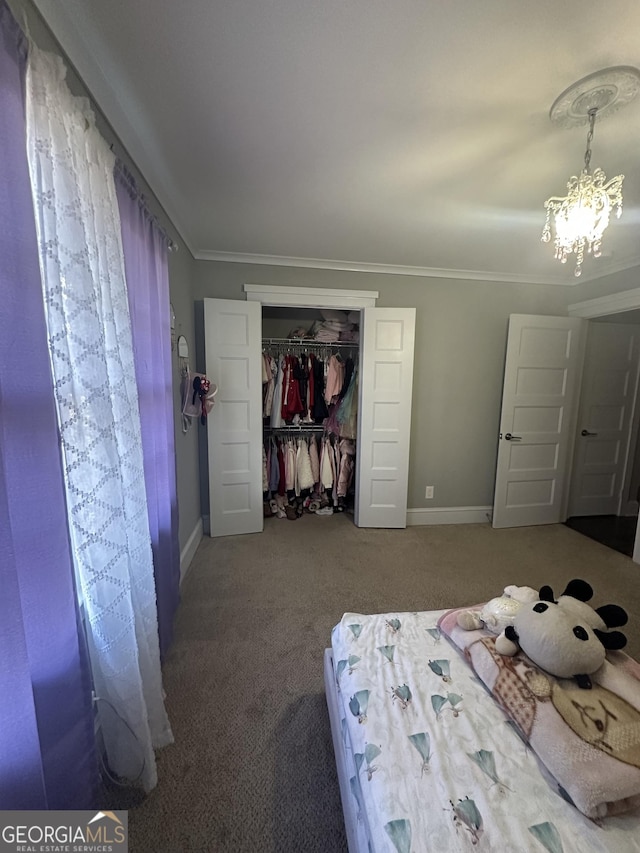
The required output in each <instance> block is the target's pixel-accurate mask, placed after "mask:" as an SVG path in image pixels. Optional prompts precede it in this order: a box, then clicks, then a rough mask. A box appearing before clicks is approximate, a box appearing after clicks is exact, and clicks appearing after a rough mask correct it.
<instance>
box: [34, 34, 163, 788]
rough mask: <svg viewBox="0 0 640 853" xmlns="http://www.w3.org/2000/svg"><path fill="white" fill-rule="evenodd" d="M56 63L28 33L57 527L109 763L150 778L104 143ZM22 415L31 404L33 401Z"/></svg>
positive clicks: (157, 725) (147, 570)
mask: <svg viewBox="0 0 640 853" xmlns="http://www.w3.org/2000/svg"><path fill="white" fill-rule="evenodd" d="M65 74H66V68H65V66H64V64H63V62H62V61H61V60H60V58H59V57H57V56H55V55H53V54H49V53H44V52H43V51H40V50H39V49H38V48H37V47H36V46H35V45H32V46H31V48H30V53H29V64H28V70H27V148H28V157H29V169H30V173H31V184H32V189H33V197H34V207H35V213H36V224H37V231H38V243H39V250H40V267H41V273H42V280H43V292H44V301H45V312H46V317H47V327H48V335H49V350H50V354H51V363H52V368H53V378H54V383H55V394H56V402H57V408H58V419H59V424H60V432H61V438H62V447H63V455H64V467H65V480H66V493H67V508H68V518H69V530H70V537H71V542H72V547H73V554H74V561H75V565H76V572H77V576H78V579H79V584H80V589H81V595H82V600H83V603H84V608H85V613H86V623H87V634H88V644H89V654H90V660H91V667H92V672H93V678H94V685H95V690H96V693H97V695H98V697H99V701H98V702H97V708H98V713H99V716H100V723H101V728H102V734H103V737H104V742H105V748H106V754H107V759H108V763H109V766H110V769H111V770H112V771H114V772H115V773H116V774H118V775H119V776H122V777H125V778H128V779H140V780H141V782H142V784H143V786H144V788H145V790H147V791H149V790H150V789H151V788H153V787H154V785H155V784H156V781H157V776H156V763H155V756H154V748H159V747H161V746H164V745H166V744H167V743H171V742H172V740H173V737H172V734H171V728H170V725H169V720H168V718H167V714H166V711H165V707H164V700H163V690H162V679H161V671H160V654H159V643H158V624H157V612H156V597H155V582H154V575H153V562H152V553H151V542H150V535H149V523H148V518H147V506H146V495H145V491H144V474H143V456H142V444H141V433H140V415H139V408H138V394H137V389H136V384H135V372H134V362H133V349H132V337H131V324H130V318H129V308H128V303H127V292H126V283H125V274H124V260H123V253H122V242H121V241H122V238H121V232H120V218H119V213H118V204H117V200H116V192H115V184H114V179H113V166H114V156H113V154H112V153H111V151H110V150H109V148H108V146H107V144H106V142H105V141H104V139H103V138H102V137H101V136H100V134H99V133H98V131H97V129H96V127H95V123H94V116H93V113H92V111H91V109H90V106H89V103H88V101H87V100H86V99H84V98H77V97H74V96H73V95H72V94H71V92H70V90H69V88H68V86H67V84H66V82H65ZM25 381H28V377H25ZM26 416H27V417H29V416H30V417H37V416H38V413H37V401H34V408H33V411H32V412H31V413H30V414H29V413H26ZM34 521H35V522H36V525H37V519H36V520H34ZM36 530H37V526H36ZM36 535H37V533H36ZM100 700H102V701H100ZM132 734H133V735H135V740H134V739H133V737H132ZM136 742H137V743H136Z"/></svg>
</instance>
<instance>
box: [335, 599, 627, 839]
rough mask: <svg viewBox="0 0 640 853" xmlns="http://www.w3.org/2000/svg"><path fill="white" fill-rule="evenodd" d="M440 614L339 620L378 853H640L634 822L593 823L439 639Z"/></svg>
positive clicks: (345, 682)
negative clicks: (476, 852) (502, 852)
mask: <svg viewBox="0 0 640 853" xmlns="http://www.w3.org/2000/svg"><path fill="white" fill-rule="evenodd" d="M444 612H445V611H433V612H423V613H386V614H379V615H374V616H364V615H361V614H355V613H346V614H345V615H344V616H343V618H342V620H341V621H340V623H339V624H338V625H336V627H335V628H334V630H333V632H332V643H331V645H332V651H333V657H334V666H335V677H336V683H337V688H338V699H339V704H340V709H341V715H342V737H343V741H344V744H345V752H346V754H347V759H348V760H350V767H351V771H350V787H351V792H352V796H353V797H354V798H355V801H356V803H357V811H358V820H359V821H361V822H362V824H363V825H364V827H365V828H366V832H367V836H368V839H369V845H370V849H371V851H373V852H374V853H426V851H429V853H440V851H442V853H453V851H471V850H480V851H483V850H484V851H487V853H494V851H498V850H514V851H518V853H520V851H527V853H528V851H531V853H535V851H541V853H542V851H544V850H547V851H550V853H569V851H574V852H575V853H578V851H580V853H584V851H615V853H630V851H636V853H640V813H639V812H634V813H628V814H625V815H619V816H613V817H607V818H605V819H604V820H602V821H599V822H596V821H593V820H590V819H588V818H587V817H585V816H584V815H583V814H581V813H580V812H579V811H578V810H577V809H576V808H575V807H574V806H572V805H570V804H569V803H568V802H566V801H565V800H564V799H562V797H561V796H559V795H558V794H557V793H556V792H555V791H553V790H552V789H551V787H550V786H549V784H548V782H547V781H546V779H545V778H544V777H543V776H542V774H541V770H540V768H539V766H538V763H537V760H536V757H535V755H534V753H533V752H532V751H531V750H530V749H529V748H528V746H527V745H526V744H525V743H524V742H523V741H522V739H521V737H519V735H518V734H517V732H516V728H515V727H514V724H513V723H512V722H509V721H508V720H507V719H506V718H505V715H504V713H503V712H502V711H501V710H500V708H499V707H498V705H497V703H496V702H495V701H494V699H492V698H491V697H490V696H489V695H488V694H487V691H486V689H485V688H484V687H483V685H482V683H481V682H480V680H479V679H478V678H477V676H476V675H475V674H474V672H473V671H472V669H471V668H470V667H469V665H468V664H467V663H466V662H465V660H464V659H463V658H462V656H461V655H460V654H459V653H458V652H457V651H456V650H455V649H454V648H453V647H452V646H451V645H450V643H449V642H448V640H447V639H446V637H445V636H444V635H443V634H442V633H441V631H440V629H439V628H438V620H439V618H440V617H441V616H442V615H443V614H444Z"/></svg>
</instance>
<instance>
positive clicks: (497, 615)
mask: <svg viewBox="0 0 640 853" xmlns="http://www.w3.org/2000/svg"><path fill="white" fill-rule="evenodd" d="M533 601H538V593H537V592H536V590H535V589H531V587H530V586H507V587H505V589H504V593H503V594H502V595H500V596H498V597H497V598H492V599H491V601H488V602H487V603H486V604H485V605H484V607H483V608H482V609H481V610H462V611H461V612H460V613H458V625H459V626H460V627H461V628H464V630H465V631H474V630H477V629H478V628H486V629H487V630H488V631H491V633H492V634H500V633H502V631H504V629H505V628H506V627H507V625H513V620H514V619H515V615H516V613H517V612H518V610H519V609H520V607H521V606H522V605H523V604H527V603H528V602H533Z"/></svg>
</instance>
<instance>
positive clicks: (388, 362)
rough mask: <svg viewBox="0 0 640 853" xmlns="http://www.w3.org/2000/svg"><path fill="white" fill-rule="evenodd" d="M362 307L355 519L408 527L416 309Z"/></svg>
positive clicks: (369, 523)
mask: <svg viewBox="0 0 640 853" xmlns="http://www.w3.org/2000/svg"><path fill="white" fill-rule="evenodd" d="M362 313H363V324H362V327H361V331H360V335H361V341H362V349H361V383H360V405H359V409H358V424H359V435H358V447H359V456H358V470H357V475H356V476H357V485H356V506H355V522H356V524H357V525H358V527H406V526H407V487H408V481H409V435H410V429H411V394H412V390H413V350H414V338H415V318H416V311H415V308H365V309H364V310H363V312H362Z"/></svg>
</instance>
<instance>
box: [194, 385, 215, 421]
mask: <svg viewBox="0 0 640 853" xmlns="http://www.w3.org/2000/svg"><path fill="white" fill-rule="evenodd" d="M217 391H218V389H217V387H216V386H215V385H213V386H212V384H211V382H210V381H209V380H208V379H207V377H206V376H204V375H203V374H201V373H197V374H196V375H195V377H194V380H193V399H192V405H193V407H194V408H197V405H198V404H197V402H196V399H197V400H199V401H200V423H201V424H202V425H203V426H205V425H206V423H207V415H208V414H209V412H210V411H211V409H212V408H213V403H214V397H215V396H216V393H217Z"/></svg>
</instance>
